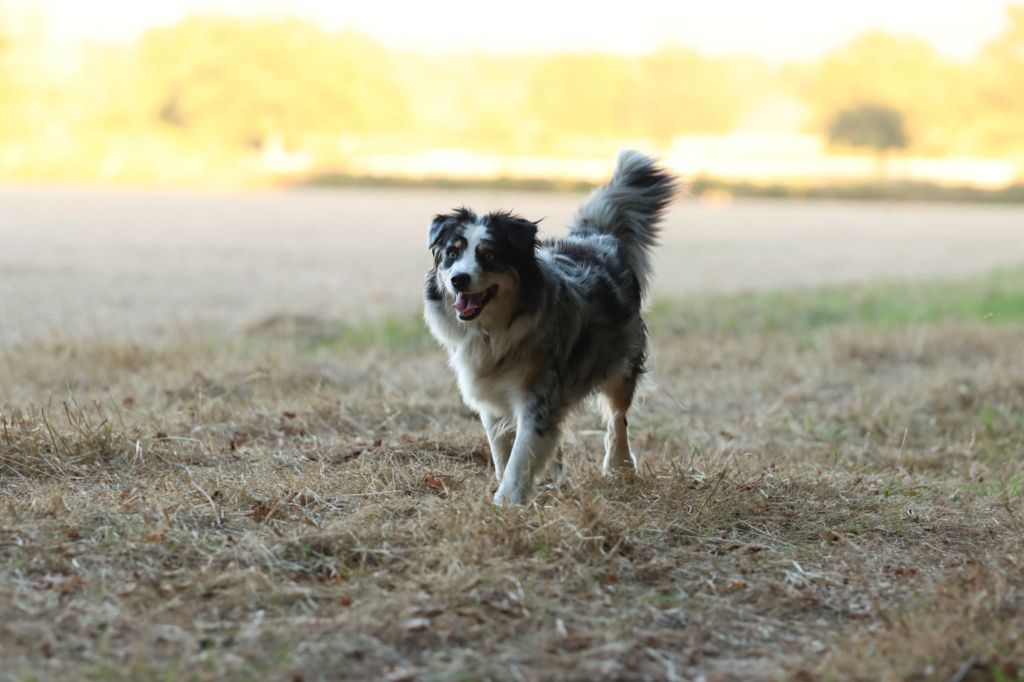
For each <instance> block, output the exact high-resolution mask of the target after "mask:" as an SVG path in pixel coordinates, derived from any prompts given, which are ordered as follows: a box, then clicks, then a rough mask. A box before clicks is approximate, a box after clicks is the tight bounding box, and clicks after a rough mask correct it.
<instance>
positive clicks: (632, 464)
mask: <svg viewBox="0 0 1024 682" xmlns="http://www.w3.org/2000/svg"><path fill="white" fill-rule="evenodd" d="M637 468H638V467H637V462H636V460H635V458H634V457H633V455H632V454H630V453H629V452H626V453H614V452H608V453H606V454H605V456H604V466H602V467H601V472H602V473H603V474H604V475H605V476H611V475H612V474H623V473H636V470H637Z"/></svg>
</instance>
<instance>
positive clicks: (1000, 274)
mask: <svg viewBox="0 0 1024 682" xmlns="http://www.w3.org/2000/svg"><path fill="white" fill-rule="evenodd" d="M651 318H652V321H654V322H655V323H673V322H680V321H681V322H683V326H684V329H686V330H692V331H712V332H720V333H726V334H731V333H744V332H747V333H760V332H802V331H809V330H814V329H818V328H821V327H826V326H833V325H840V324H856V325H863V326H869V327H876V328H892V327H898V326H901V325H905V324H919V323H931V322H976V323H981V322H989V323H996V324H999V323H1021V322H1024V267H1019V268H1011V269H1006V270H999V271H996V272H993V273H991V274H989V275H986V276H983V277H977V278H973V279H969V280H962V281H952V282H903V283H889V284H881V285H869V286H848V287H842V288H840V287H830V288H824V289H793V290H786V291H778V292H767V293H751V294H741V295H729V296H713V297H706V298H699V299H695V300H691V301H683V302H676V301H672V302H669V301H665V300H658V301H655V302H654V304H653V305H652V306H651Z"/></svg>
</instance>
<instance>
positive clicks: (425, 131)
mask: <svg viewBox="0 0 1024 682" xmlns="http://www.w3.org/2000/svg"><path fill="white" fill-rule="evenodd" d="M7 14H9V13H7ZM4 15H5V13H4V12H3V8H2V6H0V102H3V106H2V107H0V140H5V141H7V142H11V141H19V142H20V144H22V145H24V144H26V142H25V141H26V140H31V139H34V138H35V137H40V138H41V137H43V136H46V137H47V139H48V140H51V141H52V139H53V138H54V136H56V137H57V138H60V137H61V136H63V137H64V138H67V139H78V138H81V139H94V140H102V139H105V137H104V136H107V137H116V136H118V135H126V134H130V135H135V136H137V139H144V138H145V136H147V135H157V136H161V137H162V139H172V140H175V142H173V144H180V145H191V146H194V147H197V148H204V149H219V150H224V152H225V153H230V152H231V151H232V150H234V151H241V152H244V151H245V150H252V149H258V148H261V147H264V146H265V145H267V144H268V143H269V142H270V141H273V142H275V143H276V144H279V145H281V146H282V147H283V148H286V149H295V150H311V151H314V152H316V153H318V154H327V155H330V154H343V153H344V150H345V149H346V148H354V147H360V148H369V149H380V150H404V151H414V150H416V149H424V148H436V147H456V148H467V149H473V150H477V151H493V152H499V153H509V152H518V153H538V154H542V153H548V154H574V153H586V152H587V151H588V150H593V148H594V146H595V145H599V144H601V143H605V142H609V141H614V142H615V143H619V142H620V141H623V140H636V141H643V142H645V143H647V144H650V145H653V146H655V147H662V148H665V147H667V146H668V145H669V144H670V142H671V140H672V139H673V138H674V137H676V136H678V135H683V134H688V133H724V132H728V131H730V130H732V129H734V128H735V127H736V126H737V124H738V123H739V122H740V121H741V120H742V119H743V117H744V115H745V114H746V113H747V112H749V111H750V110H751V108H752V107H754V106H755V105H756V104H757V102H758V101H760V100H761V99H762V98H764V97H765V96H766V95H767V94H769V93H773V92H786V93H790V94H791V95H792V96H793V97H794V98H796V99H797V100H798V101H799V102H801V103H802V104H803V106H804V107H805V109H806V110H807V111H808V112H809V119H808V120H807V122H806V129H807V131H808V132H818V133H821V134H822V135H826V136H829V137H830V138H831V139H832V140H833V142H835V143H837V144H843V143H850V144H867V145H869V146H877V145H874V143H873V142H872V140H878V139H880V138H879V137H878V135H880V134H883V133H885V131H886V130H888V131H889V133H888V134H889V135H890V137H888V138H886V139H887V140H888V142H885V143H884V144H888V145H889V146H894V147H896V146H898V147H909V148H910V149H912V150H915V151H917V152H920V153H925V154H935V155H953V154H956V155H960V154H963V155H998V156H1006V155H1011V156H1015V157H1018V158H1019V157H1024V5H1015V6H1011V7H1010V8H1009V9H1008V11H1007V23H1006V26H1005V29H1004V30H1003V32H1002V33H1001V34H1000V35H999V36H998V37H996V38H995V39H994V40H992V41H991V42H990V43H989V44H988V45H986V46H984V48H983V49H982V50H981V51H980V53H979V54H978V55H977V56H976V58H974V59H972V60H970V61H968V62H958V61H953V60H951V59H948V58H945V57H943V56H942V55H940V54H939V53H938V52H936V50H935V49H934V48H933V47H932V46H931V45H929V44H928V43H927V42H924V41H921V40H918V39H914V38H907V37H901V36H894V35H890V34H887V33H882V32H872V33H869V34H866V35H863V36H861V37H859V38H857V39H856V40H854V41H852V42H851V43H849V44H847V45H845V46H842V47H841V48H839V49H837V50H835V51H834V52H832V53H830V54H828V55H826V56H825V57H824V58H822V59H821V60H819V61H818V62H816V63H794V64H786V65H783V66H773V65H768V64H766V63H764V62H761V61H758V60H757V59H754V58H742V57H730V58H717V57H709V56H706V55H702V54H699V53H697V52H695V51H693V50H690V49H687V48H684V47H672V46H669V47H665V48H662V49H659V50H657V51H654V52H652V53H650V54H647V55H644V56H638V57H627V56H619V55H613V54H601V53H578V54H552V55H509V56H489V55H483V54H472V53H462V54H459V53H453V54H445V55H424V54H416V53H406V52H400V51H395V50H390V49H387V48H385V47H384V46H382V45H380V44H378V43H377V42H375V41H374V40H372V39H371V38H369V37H367V36H365V35H361V34H359V33H354V32H342V33H333V32H329V31H326V30H324V29H322V28H320V27H319V26H317V25H315V24H311V23H308V22H305V21H302V20H299V19H240V18H235V17H229V16H194V17H191V18H188V19H186V20H183V21H182V22H180V23H178V24H175V25H172V26H167V27H163V28H157V29H153V30H150V31H147V32H145V33H144V34H142V35H141V36H140V37H139V38H138V39H137V40H136V41H135V42H134V43H132V44H130V45H127V46H104V45H92V46H89V47H87V48H86V49H84V50H83V51H82V52H81V55H80V59H79V61H78V62H77V64H76V65H75V66H74V67H73V68H71V69H68V68H64V69H63V70H61V69H55V68H53V67H52V65H49V66H48V65H46V64H45V63H44V62H45V61H46V59H45V55H44V54H43V53H42V51H37V53H34V52H33V49H34V47H33V45H34V43H33V40H34V38H33V37H32V36H27V37H26V34H25V33H24V32H22V33H21V34H20V35H19V33H18V31H17V30H14V28H12V26H13V24H12V23H11V22H10V21H8V22H2V19H3V17H4ZM858 116H859V118H858ZM876 125H881V126H882V129H881V131H880V130H879V129H875V128H873V127H872V126H876ZM865 126H867V128H865ZM886 126H888V128H886ZM837 130H838V131H839V134H837V133H836V131H837ZM844 131H845V132H844ZM850 131H853V132H852V134H851V133H850ZM894 131H895V132H894ZM892 135H895V136H896V137H892ZM894 139H898V140H899V144H890V143H891V142H892V141H893V140H894ZM865 140H867V142H864V141H865ZM97 144H99V143H97Z"/></svg>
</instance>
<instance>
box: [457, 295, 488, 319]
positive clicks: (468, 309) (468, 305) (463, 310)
mask: <svg viewBox="0 0 1024 682" xmlns="http://www.w3.org/2000/svg"><path fill="white" fill-rule="evenodd" d="M483 298H484V295H483V293H479V294H464V293H463V294H459V295H458V296H456V297H455V309H456V310H458V311H459V313H460V314H462V315H472V314H473V313H475V312H476V311H477V310H479V309H480V303H481V301H483Z"/></svg>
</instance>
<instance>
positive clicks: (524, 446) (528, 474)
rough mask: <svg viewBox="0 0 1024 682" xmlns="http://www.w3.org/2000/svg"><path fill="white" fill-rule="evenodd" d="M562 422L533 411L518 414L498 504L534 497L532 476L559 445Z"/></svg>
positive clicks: (516, 502)
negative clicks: (542, 416)
mask: <svg viewBox="0 0 1024 682" xmlns="http://www.w3.org/2000/svg"><path fill="white" fill-rule="evenodd" d="M559 426H560V424H559V423H558V421H555V420H553V419H551V418H549V417H545V418H540V417H539V416H538V415H537V414H536V413H534V412H528V413H526V414H525V415H523V416H521V417H519V419H518V422H517V425H516V438H515V444H514V445H513V446H512V454H511V456H510V457H509V460H508V465H507V466H506V467H505V473H504V475H503V476H502V477H501V484H500V485H499V486H498V492H496V493H494V503H495V504H497V505H505V504H512V505H521V504H526V503H527V502H528V501H529V500H530V499H531V498H532V497H533V479H534V477H535V476H536V474H537V473H539V472H541V471H543V470H544V466H545V465H546V464H547V462H548V459H550V457H551V453H552V452H554V450H555V448H556V447H558V435H559Z"/></svg>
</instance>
